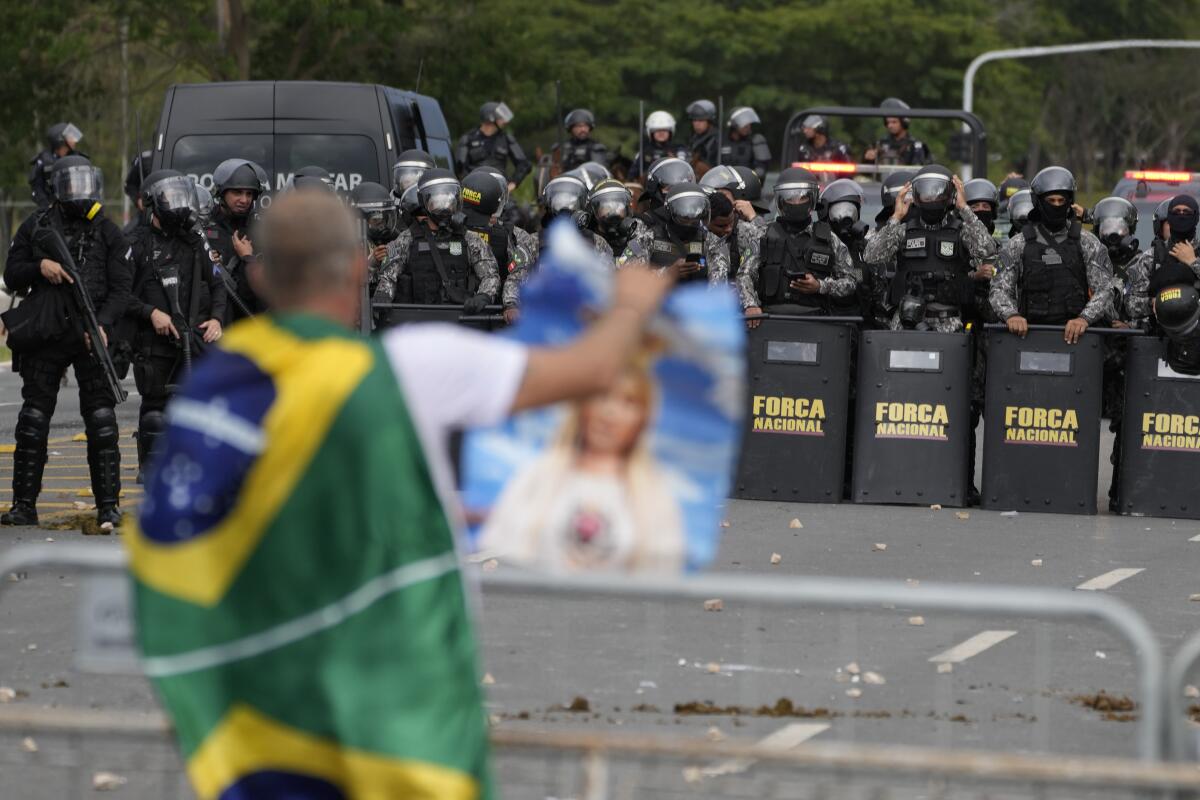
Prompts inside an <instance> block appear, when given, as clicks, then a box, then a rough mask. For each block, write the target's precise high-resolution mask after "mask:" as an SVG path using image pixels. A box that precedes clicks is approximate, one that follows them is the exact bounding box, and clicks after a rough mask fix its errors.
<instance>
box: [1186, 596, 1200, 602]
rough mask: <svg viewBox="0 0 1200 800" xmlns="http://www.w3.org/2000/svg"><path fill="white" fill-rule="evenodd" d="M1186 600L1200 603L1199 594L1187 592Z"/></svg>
mask: <svg viewBox="0 0 1200 800" xmlns="http://www.w3.org/2000/svg"><path fill="white" fill-rule="evenodd" d="M1188 600H1191V601H1192V602H1193V603H1200V594H1189V595H1188Z"/></svg>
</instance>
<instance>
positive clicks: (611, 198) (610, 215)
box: [588, 178, 633, 232]
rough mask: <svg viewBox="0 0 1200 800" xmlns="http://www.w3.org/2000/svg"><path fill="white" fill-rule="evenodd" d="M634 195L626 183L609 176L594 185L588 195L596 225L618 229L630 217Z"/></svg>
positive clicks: (604, 229)
mask: <svg viewBox="0 0 1200 800" xmlns="http://www.w3.org/2000/svg"><path fill="white" fill-rule="evenodd" d="M632 204H633V195H632V194H631V193H630V192H629V189H628V188H626V186H625V184H623V183H621V182H620V181H619V180H616V179H615V178H607V179H605V180H602V181H600V182H599V183H597V184H596V185H595V186H594V187H592V193H591V194H590V195H588V212H589V213H590V214H591V215H592V219H594V220H595V221H596V225H597V226H598V227H599V228H600V230H603V231H608V232H612V231H616V230H618V229H620V228H622V227H623V226H624V225H625V223H626V221H627V220H628V219H629V211H630V206H631V205H632Z"/></svg>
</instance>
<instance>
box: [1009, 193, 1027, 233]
mask: <svg viewBox="0 0 1200 800" xmlns="http://www.w3.org/2000/svg"><path fill="white" fill-rule="evenodd" d="M1031 211H1033V192H1031V191H1029V190H1028V189H1022V190H1021V191H1019V192H1017V193H1016V194H1014V195H1013V196H1012V197H1010V198H1008V222H1009V224H1010V225H1011V226H1012V227H1011V228H1010V229H1009V231H1010V233H1009V235H1010V236H1011V235H1012V232H1015V231H1017V230H1018V229H1019V228H1020V227H1021V226H1022V225H1024V224H1025V222H1026V221H1027V220H1028V219H1029V212H1031Z"/></svg>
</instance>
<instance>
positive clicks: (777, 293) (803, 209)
mask: <svg viewBox="0 0 1200 800" xmlns="http://www.w3.org/2000/svg"><path fill="white" fill-rule="evenodd" d="M818 188H819V183H818V181H817V176H816V175H813V174H812V173H811V172H809V171H808V170H806V169H803V168H801V167H790V168H788V169H785V170H784V171H783V172H781V173H779V178H778V179H776V181H775V205H776V208H777V209H778V211H779V213H778V215H777V216H776V218H775V221H774V222H772V223H770V224H769V225H767V227H766V229H765V230H764V231H763V234H762V238H761V239H760V240H759V258H758V263H757V264H753V263H752V264H745V263H743V264H742V268H741V270H739V272H738V284H739V289H740V291H739V294H740V295H741V297H742V298H743V300H742V305H743V307H744V308H745V310H746V313H747V314H759V313H762V311H763V310H766V311H767V312H769V313H773V314H814V313H815V314H824V315H830V314H840V313H842V312H843V311H847V310H850V309H852V307H853V302H854V301H853V295H854V293H855V289H856V287H857V285H858V280H859V276H858V274H857V273H856V272H855V270H854V262H853V260H852V259H851V257H850V251H849V250H848V249H847V248H846V245H845V244H844V243H843V242H842V240H841V239H839V238H838V237H837V236H836V235H835V234H834V232H833V231H832V230H831V229H830V227H829V225H828V223H825V222H813V211H814V210H815V208H816V204H817V190H818Z"/></svg>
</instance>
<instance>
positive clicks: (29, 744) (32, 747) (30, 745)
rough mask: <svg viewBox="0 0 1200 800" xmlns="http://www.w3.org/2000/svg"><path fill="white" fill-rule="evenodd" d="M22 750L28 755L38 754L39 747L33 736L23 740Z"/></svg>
mask: <svg viewBox="0 0 1200 800" xmlns="http://www.w3.org/2000/svg"><path fill="white" fill-rule="evenodd" d="M21 749H22V750H24V751H25V752H26V753H36V752H37V751H38V745H37V742H36V741H35V740H34V738H33V737H32V736H26V737H25V738H24V739H22V740H21Z"/></svg>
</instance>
